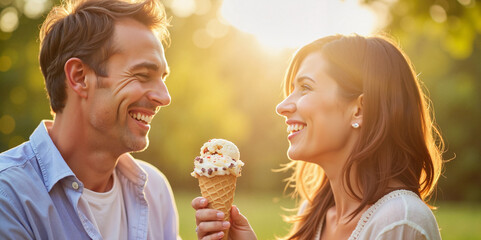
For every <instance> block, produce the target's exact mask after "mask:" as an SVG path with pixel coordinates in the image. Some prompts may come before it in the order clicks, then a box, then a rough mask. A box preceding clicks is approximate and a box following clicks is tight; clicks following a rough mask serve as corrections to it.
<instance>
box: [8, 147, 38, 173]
mask: <svg viewBox="0 0 481 240" xmlns="http://www.w3.org/2000/svg"><path fill="white" fill-rule="evenodd" d="M28 143H29V142H24V143H22V144H20V145H19V146H16V147H14V148H11V149H9V150H7V151H5V152H2V153H0V177H1V176H2V175H3V174H2V172H4V171H6V170H7V169H10V168H17V167H22V166H24V165H25V164H27V162H28V161H30V160H31V159H32V158H34V157H35V154H34V152H33V151H32V148H31V147H30V145H29V144H28Z"/></svg>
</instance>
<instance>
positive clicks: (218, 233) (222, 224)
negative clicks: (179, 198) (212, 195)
mask: <svg viewBox="0 0 481 240" xmlns="http://www.w3.org/2000/svg"><path fill="white" fill-rule="evenodd" d="M207 205H208V201H207V199H205V198H203V197H197V198H195V199H194V200H192V207H193V208H194V209H195V210H196V212H195V221H196V224H197V228H196V232H197V238H198V239H202V240H211V239H222V237H224V232H223V231H224V230H226V229H228V228H229V227H230V230H229V239H232V240H255V239H257V237H256V234H255V233H254V231H253V230H252V228H251V226H250V225H249V222H248V221H247V218H245V217H244V216H243V215H242V214H241V213H240V212H239V209H238V208H237V207H236V206H232V209H231V214H230V218H231V219H230V222H226V221H223V219H224V213H223V212H221V211H218V210H215V209H209V208H207Z"/></svg>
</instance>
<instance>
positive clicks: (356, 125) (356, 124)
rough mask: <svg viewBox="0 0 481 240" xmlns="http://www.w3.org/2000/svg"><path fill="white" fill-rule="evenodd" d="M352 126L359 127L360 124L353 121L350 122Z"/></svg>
mask: <svg viewBox="0 0 481 240" xmlns="http://www.w3.org/2000/svg"><path fill="white" fill-rule="evenodd" d="M352 127H353V128H359V127H360V125H359V123H353V124H352Z"/></svg>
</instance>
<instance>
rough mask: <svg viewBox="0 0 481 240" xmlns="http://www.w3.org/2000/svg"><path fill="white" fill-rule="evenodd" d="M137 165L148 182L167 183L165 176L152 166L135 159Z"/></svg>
mask: <svg viewBox="0 0 481 240" xmlns="http://www.w3.org/2000/svg"><path fill="white" fill-rule="evenodd" d="M135 161H136V162H137V164H139V166H140V167H141V168H142V169H143V170H144V171H145V172H146V173H147V177H148V178H149V181H152V180H153V181H162V182H167V178H166V177H165V175H164V174H163V173H162V172H161V171H160V170H159V169H158V168H157V167H155V166H154V165H152V164H150V163H148V162H146V161H143V160H139V159H135Z"/></svg>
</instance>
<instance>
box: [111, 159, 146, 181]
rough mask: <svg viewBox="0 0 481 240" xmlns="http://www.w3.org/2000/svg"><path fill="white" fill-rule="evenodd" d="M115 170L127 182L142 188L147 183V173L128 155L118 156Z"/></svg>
mask: <svg viewBox="0 0 481 240" xmlns="http://www.w3.org/2000/svg"><path fill="white" fill-rule="evenodd" d="M117 169H118V170H119V172H120V174H122V175H124V176H125V177H126V178H127V179H128V180H129V181H131V182H133V183H134V184H136V185H138V186H140V187H142V188H143V187H144V186H145V183H146V181H147V173H146V172H145V170H144V169H142V167H141V166H140V165H139V164H138V163H137V161H135V159H134V157H132V155H131V154H130V153H124V154H122V155H120V157H119V161H118V163H117Z"/></svg>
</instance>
